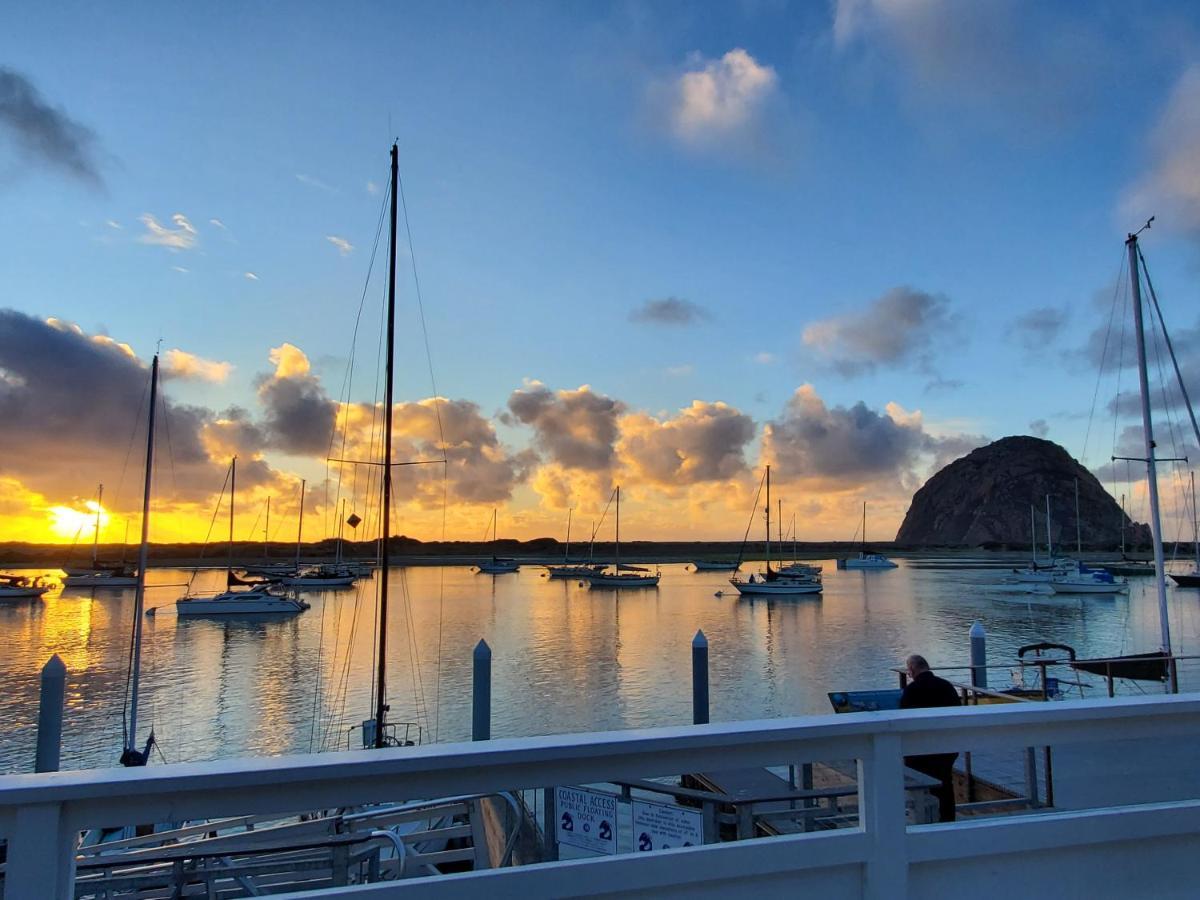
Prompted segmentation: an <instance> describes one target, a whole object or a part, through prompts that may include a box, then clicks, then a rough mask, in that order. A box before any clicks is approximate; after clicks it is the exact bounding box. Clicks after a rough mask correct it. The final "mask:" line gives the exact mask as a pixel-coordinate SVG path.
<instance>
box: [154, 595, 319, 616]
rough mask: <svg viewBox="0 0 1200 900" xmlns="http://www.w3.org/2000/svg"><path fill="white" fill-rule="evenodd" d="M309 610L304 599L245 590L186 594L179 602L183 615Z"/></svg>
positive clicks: (280, 613)
mask: <svg viewBox="0 0 1200 900" xmlns="http://www.w3.org/2000/svg"><path fill="white" fill-rule="evenodd" d="M306 609H308V604H307V603H305V602H304V601H303V600H297V599H295V598H293V597H276V596H272V595H269V594H267V595H263V594H258V593H257V592H251V591H244V592H237V593H227V594H218V595H217V596H216V597H184V598H182V599H179V600H176V601H175V612H176V614H178V615H180V616H263V615H275V616H290V615H294V614H296V613H299V612H304V610H306Z"/></svg>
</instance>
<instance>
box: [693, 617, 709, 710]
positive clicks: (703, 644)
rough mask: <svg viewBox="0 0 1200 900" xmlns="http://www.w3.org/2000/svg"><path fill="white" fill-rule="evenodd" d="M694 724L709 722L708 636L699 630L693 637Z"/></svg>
mask: <svg viewBox="0 0 1200 900" xmlns="http://www.w3.org/2000/svg"><path fill="white" fill-rule="evenodd" d="M692 724H693V725H707V724H708V638H706V637H705V636H704V632H703V631H699V630H698V631H697V632H696V636H695V637H694V638H692Z"/></svg>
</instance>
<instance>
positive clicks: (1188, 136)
mask: <svg viewBox="0 0 1200 900" xmlns="http://www.w3.org/2000/svg"><path fill="white" fill-rule="evenodd" d="M1149 150H1150V157H1151V159H1150V166H1149V169H1148V170H1147V171H1146V172H1145V173H1144V174H1143V175H1142V176H1141V177H1140V178H1139V179H1138V180H1137V181H1136V182H1135V183H1134V184H1133V185H1132V186H1131V187H1130V188H1128V189H1127V190H1126V192H1125V196H1124V198H1123V199H1122V203H1121V213H1122V218H1123V219H1125V220H1127V224H1128V225H1129V226H1131V227H1130V230H1135V227H1136V225H1138V224H1139V223H1140V222H1144V221H1145V220H1146V219H1148V218H1149V217H1150V216H1157V217H1158V218H1157V219H1156V220H1155V225H1159V224H1161V225H1162V226H1164V227H1166V228H1168V229H1174V230H1176V231H1182V232H1186V233H1191V234H1200V64H1196V65H1193V66H1192V67H1191V68H1189V69H1187V70H1186V71H1185V72H1184V73H1183V75H1182V76H1181V77H1180V78H1179V80H1178V81H1177V82H1176V84H1175V86H1174V88H1173V89H1172V91H1171V96H1170V97H1169V98H1168V100H1167V104H1166V107H1165V108H1164V109H1163V110H1162V112H1161V113H1160V114H1159V117H1158V121H1157V123H1156V124H1155V126H1154V128H1153V130H1152V131H1151V134H1150V140H1149Z"/></svg>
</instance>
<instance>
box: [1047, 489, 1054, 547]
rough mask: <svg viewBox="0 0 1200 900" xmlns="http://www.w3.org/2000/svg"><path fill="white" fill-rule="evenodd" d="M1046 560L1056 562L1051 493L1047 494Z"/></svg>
mask: <svg viewBox="0 0 1200 900" xmlns="http://www.w3.org/2000/svg"><path fill="white" fill-rule="evenodd" d="M1046 561H1047V562H1050V563H1053V562H1054V540H1053V539H1052V538H1051V537H1050V495H1049V494H1047V495H1046Z"/></svg>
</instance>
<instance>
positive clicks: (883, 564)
mask: <svg viewBox="0 0 1200 900" xmlns="http://www.w3.org/2000/svg"><path fill="white" fill-rule="evenodd" d="M838 568H839V569H895V568H897V566H896V564H895V563H894V562H892V561H891V560H890V559H888V558H887V557H886V556H884V555H883V554H882V553H869V552H867V503H866V501H865V500H864V501H863V512H862V549H861V550H860V551H858V556H852V557H850V558H849V559H841V560H838Z"/></svg>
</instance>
